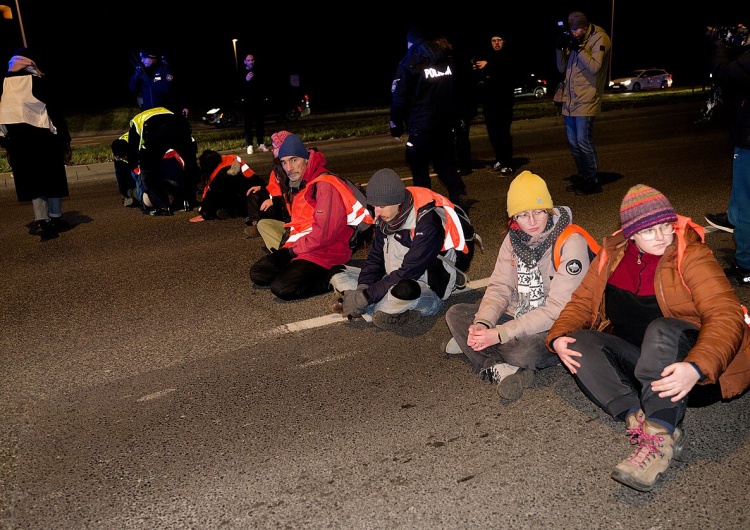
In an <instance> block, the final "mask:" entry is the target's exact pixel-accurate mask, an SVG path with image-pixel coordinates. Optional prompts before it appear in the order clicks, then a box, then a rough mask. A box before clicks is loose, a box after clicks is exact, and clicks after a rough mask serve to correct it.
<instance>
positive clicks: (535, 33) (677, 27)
mask: <svg viewBox="0 0 750 530" xmlns="http://www.w3.org/2000/svg"><path fill="white" fill-rule="evenodd" d="M0 1H4V3H5V4H7V5H8V6H10V7H11V8H12V9H13V11H14V12H15V9H16V5H15V3H14V2H15V0H13V2H8V0H0ZM18 2H19V6H20V10H21V20H22V22H23V27H24V32H25V35H26V40H27V43H28V45H29V47H31V48H33V49H34V50H35V52H36V54H37V56H39V57H40V58H41V59H40V62H43V65H42V64H40V68H42V69H45V68H46V70H48V71H50V72H53V73H55V75H56V76H58V77H59V78H62V79H63V80H64V85H65V88H64V90H65V92H66V97H67V99H68V102H69V108H71V109H80V110H87V109H89V110H95V109H99V108H103V107H112V106H122V105H130V104H133V97H132V96H131V95H130V94H129V92H128V90H127V83H128V79H129V77H130V75H131V73H132V64H131V60H132V59H131V57H132V56H133V55H134V54H137V52H138V49H139V47H140V46H142V45H154V46H157V47H159V48H160V49H161V50H162V51H163V53H164V54H166V55H167V56H168V57H169V59H170V64H171V65H172V67H173V70H174V73H175V75H176V78H177V80H178V81H179V82H180V83H181V84H182V86H183V89H184V90H185V92H186V93H187V94H189V98H190V104H191V107H194V108H202V107H205V106H210V105H212V104H213V103H214V102H215V101H216V100H218V99H221V98H222V97H223V96H224V95H225V94H226V92H227V90H228V89H229V88H230V87H231V85H232V83H235V82H236V79H237V77H238V73H237V70H238V69H237V68H236V67H235V65H234V64H233V63H234V51H233V46H232V39H233V38H236V39H238V42H237V60H238V66H239V71H240V72H242V71H243V69H244V66H243V65H242V62H241V61H242V58H243V57H244V56H245V54H246V53H248V52H250V53H253V54H254V55H255V56H256V68H257V69H258V70H259V71H260V70H262V69H264V70H266V73H267V74H268V75H269V76H271V77H273V78H275V79H276V80H277V82H281V83H283V82H285V81H286V80H287V79H288V76H289V75H290V74H297V75H299V78H300V81H301V85H302V87H303V89H304V90H305V91H306V92H307V93H309V94H310V97H311V101H312V104H313V107H314V109H317V110H337V109H346V108H361V107H370V106H373V107H375V106H383V105H388V104H389V101H390V86H391V80H392V77H393V74H394V72H395V69H396V66H397V64H398V61H399V60H400V58H401V57H402V56H403V54H404V53H405V51H406V32H407V29H408V28H409V26H410V25H411V24H412V23H413V22H415V21H420V22H421V23H423V24H424V25H426V26H429V27H435V28H437V29H438V31H440V32H442V33H443V34H445V35H446V36H447V37H448V38H449V39H451V40H452V42H453V43H454V44H455V45H456V47H457V48H459V50H461V51H462V52H465V53H466V54H467V55H469V56H471V55H475V54H480V53H481V52H482V51H485V50H487V49H488V47H489V44H488V43H489V38H490V34H491V33H492V32H495V31H498V32H502V33H503V36H504V37H506V39H507V41H506V46H507V47H508V49H509V50H512V51H513V52H514V53H515V54H516V56H517V57H518V58H519V59H520V61H521V64H522V65H523V67H524V69H525V70H527V71H533V72H536V73H538V74H539V75H541V76H542V77H546V78H547V80H548V83H549V84H550V85H554V83H555V82H556V81H557V80H558V78H559V74H558V73H557V72H556V70H555V61H554V45H555V40H556V37H557V36H558V34H559V31H560V30H559V28H558V26H557V22H558V21H559V20H566V19H567V15H568V14H569V13H570V12H571V11H575V10H581V11H583V12H585V13H586V14H587V15H588V17H589V20H590V21H591V22H592V23H594V24H597V25H600V26H602V27H603V28H604V29H605V31H607V33H608V34H609V35H610V37H612V40H613V56H612V57H613V59H612V75H613V77H618V76H622V75H626V74H628V73H629V72H630V71H631V70H633V69H635V68H645V67H661V68H666V69H667V70H668V71H669V72H670V73H672V74H673V76H674V83H675V85H676V86H686V85H695V84H698V85H700V84H706V83H708V68H707V61H708V52H709V49H710V44H709V42H708V41H707V39H706V37H705V28H706V26H707V25H736V24H738V23H746V24H750V21H749V20H746V19H745V17H747V12H746V10H744V9H743V8H742V7H740V6H742V5H743V3H741V2H736V3H734V2H732V3H731V4H734V5H722V6H712V5H710V4H707V5H705V6H699V8H698V9H688V8H686V7H682V5H683V4H677V5H680V6H681V7H680V8H679V10H678V9H676V8H674V7H673V6H669V5H667V4H676V3H673V2H651V3H650V4H649V7H648V9H645V8H644V7H643V3H640V2H623V1H622V0H620V1H619V2H616V3H615V2H614V1H613V2H607V1H601V0H600V1H588V2H577V3H570V2H561V3H556V4H555V6H554V7H545V6H543V5H541V4H539V3H536V2H526V3H521V2H515V3H512V4H511V3H506V4H505V6H507V7H495V8H491V9H488V8H487V7H486V5H485V4H482V5H480V4H479V3H477V4H466V3H456V4H454V5H453V6H452V7H451V8H450V9H448V10H445V14H444V15H435V8H432V9H433V11H432V12H430V11H428V7H426V4H420V6H421V9H422V12H420V13H419V14H418V15H415V11H416V9H410V8H406V9H404V8H403V7H401V6H399V5H398V4H382V5H379V6H377V7H367V6H358V7H354V6H353V5H351V4H350V5H349V8H348V9H346V10H340V9H335V10H334V9H331V8H318V7H316V6H315V5H314V4H311V5H309V6H306V7H304V8H302V9H299V8H294V7H292V6H291V5H283V4H278V3H277V4H259V3H249V2H248V3H243V4H238V3H235V2H226V1H223V0H217V1H213V2H207V3H203V4H199V5H198V7H197V8H196V7H187V6H188V4H185V3H176V2H175V3H172V2H169V3H168V5H163V4H166V3H162V4H161V5H160V4H159V3H157V2H156V1H154V0H152V1H150V2H145V1H142V0H133V1H130V2H126V3H123V4H120V3H114V2H106V3H105V2H101V3H99V5H98V6H97V7H95V8H93V9H92V8H90V7H83V6H81V5H72V3H62V2H55V3H53V4H52V5H44V7H40V3H39V2H31V1H30V0H18ZM723 4H730V2H724V3H723ZM613 5H614V6H615V8H614V31H613V28H612V19H613V17H612V6H613ZM272 6H275V9H274V8H273V7H272ZM395 7H400V8H401V10H395ZM355 12H357V14H355ZM360 12H361V13H360ZM18 22H19V21H18V18H17V17H16V19H14V20H0V30H1V32H0V37H1V41H0V42H2V50H1V51H2V52H3V53H2V57H9V56H10V52H11V51H12V50H13V49H15V48H16V47H18V46H20V45H21V43H22V40H21V35H20V30H19V27H20V24H19V23H18ZM4 62H5V59H2V60H0V64H4Z"/></svg>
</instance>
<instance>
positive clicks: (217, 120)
mask: <svg viewBox="0 0 750 530" xmlns="http://www.w3.org/2000/svg"><path fill="white" fill-rule="evenodd" d="M263 105H264V113H265V120H266V121H268V122H294V121H297V120H298V119H300V118H301V117H303V116H309V115H310V112H311V108H310V96H309V95H308V94H307V93H305V92H304V91H303V90H302V89H301V88H300V86H299V79H298V78H297V76H290V81H289V83H288V84H287V83H282V84H280V85H278V86H276V87H275V88H274V90H271V91H269V95H268V96H266V97H264V100H263ZM201 121H203V123H205V124H207V125H213V126H214V127H216V128H218V129H224V128H227V127H237V126H239V125H242V124H243V121H244V120H243V113H242V102H241V101H232V102H226V103H223V104H220V105H218V106H216V107H213V108H211V109H209V110H208V111H207V112H206V113H205V114H204V115H203V116H202V117H201Z"/></svg>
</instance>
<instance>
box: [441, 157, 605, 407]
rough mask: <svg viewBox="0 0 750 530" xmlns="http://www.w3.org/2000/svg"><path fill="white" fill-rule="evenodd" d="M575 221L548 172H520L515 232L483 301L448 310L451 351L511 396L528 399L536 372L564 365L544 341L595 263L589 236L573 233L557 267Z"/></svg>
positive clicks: (512, 201) (511, 195)
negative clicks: (555, 196) (556, 256)
mask: <svg viewBox="0 0 750 530" xmlns="http://www.w3.org/2000/svg"><path fill="white" fill-rule="evenodd" d="M571 223H572V214H571V211H570V208H568V207H567V206H558V207H555V206H554V205H553V203H552V197H551V196H550V194H549V191H548V190H547V184H546V183H545V182H544V180H543V179H542V178H541V177H539V176H538V175H535V174H533V173H531V172H530V171H524V172H523V173H520V174H519V175H518V176H517V177H516V178H515V179H513V181H512V182H511V184H510V188H509V189H508V232H507V234H506V235H505V239H504V240H503V242H502V244H501V245H500V252H499V253H498V256H497V261H496V263H495V270H494V271H493V272H492V276H491V277H490V280H489V283H488V285H487V290H486V291H485V293H484V297H482V301H481V303H480V305H479V306H477V305H476V304H456V305H453V306H452V307H451V308H450V309H449V310H448V312H447V313H446V315H445V320H446V323H447V324H448V328H449V329H450V332H451V335H452V336H451V338H450V340H447V341H446V342H445V343H444V344H443V350H444V353H446V354H447V355H460V356H464V355H465V356H466V358H467V359H468V361H469V362H470V364H471V366H472V368H473V371H474V373H479V374H480V376H481V377H482V379H488V380H489V381H490V382H496V383H498V387H497V388H498V393H499V394H500V396H501V397H503V398H504V399H518V398H519V397H521V394H522V393H523V389H524V388H526V387H528V386H529V384H530V383H531V380H532V377H533V374H534V370H539V369H542V368H546V367H548V366H553V365H556V364H559V363H560V359H559V358H558V357H557V355H555V354H554V353H550V351H549V350H547V348H546V347H545V344H544V339H545V337H546V335H547V330H549V328H550V327H551V326H552V323H553V322H554V321H555V319H556V318H557V315H558V314H559V313H560V311H561V310H562V308H563V307H564V306H565V304H566V303H567V302H568V300H569V299H570V296H571V294H572V293H573V291H574V290H575V289H576V287H578V284H579V283H580V281H581V279H582V278H583V276H584V274H585V273H586V271H587V270H588V267H589V262H590V260H591V256H590V254H589V247H588V243H587V241H586V238H585V237H584V236H582V235H581V234H579V233H573V234H572V235H570V237H569V238H568V239H567V241H566V242H565V245H564V246H563V247H562V252H561V259H560V261H559V266H557V267H556V266H555V262H554V260H553V249H554V246H555V242H556V241H557V239H558V237H561V234H562V233H563V230H564V229H565V228H566V227H567V226H568V225H570V224H571Z"/></svg>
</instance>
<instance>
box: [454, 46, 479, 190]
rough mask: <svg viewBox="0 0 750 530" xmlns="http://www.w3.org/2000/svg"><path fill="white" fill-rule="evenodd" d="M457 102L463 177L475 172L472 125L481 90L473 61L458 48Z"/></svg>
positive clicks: (458, 148)
mask: <svg viewBox="0 0 750 530" xmlns="http://www.w3.org/2000/svg"><path fill="white" fill-rule="evenodd" d="M453 61H454V64H455V65H456V69H455V72H454V74H453V75H454V76H455V87H454V92H455V100H456V115H457V117H458V121H457V122H456V125H455V127H454V131H453V132H454V133H455V138H456V158H457V160H458V169H459V172H460V173H461V175H462V176H464V175H470V174H471V173H472V172H473V171H474V168H473V160H472V154H471V139H470V136H471V123H472V122H473V121H474V118H476V117H477V114H478V109H477V91H478V89H479V75H478V72H477V71H476V70H475V69H474V63H473V59H472V58H470V57H469V56H468V53H466V51H465V50H463V49H462V48H460V47H456V50H455V51H454V60H453Z"/></svg>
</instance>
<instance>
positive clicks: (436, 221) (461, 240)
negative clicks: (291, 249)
mask: <svg viewBox="0 0 750 530" xmlns="http://www.w3.org/2000/svg"><path fill="white" fill-rule="evenodd" d="M366 192H367V204H368V206H369V207H371V208H373V209H374V212H375V237H374V240H373V242H372V246H371V247H370V251H369V252H368V254H367V259H366V260H365V264H364V266H363V267H362V268H361V269H359V268H357V267H352V266H346V270H345V271H343V272H339V273H337V274H334V275H333V276H332V278H331V285H332V286H333V288H334V289H335V290H336V291H337V292H336V295H335V298H334V300H333V302H332V304H331V310H332V311H333V312H337V313H342V314H343V316H344V317H347V318H349V319H352V318H356V317H359V316H362V315H364V314H368V315H370V316H372V323H373V324H374V325H375V326H377V327H379V328H381V329H386V330H392V329H397V328H399V327H402V326H405V325H407V324H410V323H412V322H414V321H416V320H419V318H420V317H422V316H430V315H434V314H436V313H438V312H439V311H440V310H441V309H442V308H443V300H445V299H447V298H448V297H449V296H450V295H451V293H452V292H453V290H454V288H455V285H456V277H457V274H458V272H457V269H456V266H455V263H456V253H457V252H468V249H467V245H466V240H465V237H464V234H463V231H462V229H461V226H460V224H455V223H454V221H453V219H455V218H456V217H455V210H454V209H453V204H452V203H451V202H450V201H448V200H447V199H446V198H445V197H443V196H442V195H439V194H437V193H435V192H433V191H432V190H429V189H427V188H420V187H417V186H411V187H408V188H407V187H405V186H404V183H403V182H402V181H401V178H400V177H399V176H398V174H397V173H396V172H395V171H393V170H392V169H388V168H385V169H380V170H378V171H376V172H375V174H374V175H373V176H372V177H371V178H370V181H369V182H368V183H367V187H366ZM440 209H442V210H443V212H440V211H439V210H440ZM451 211H452V213H453V215H450V214H451ZM444 219H445V220H444Z"/></svg>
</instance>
